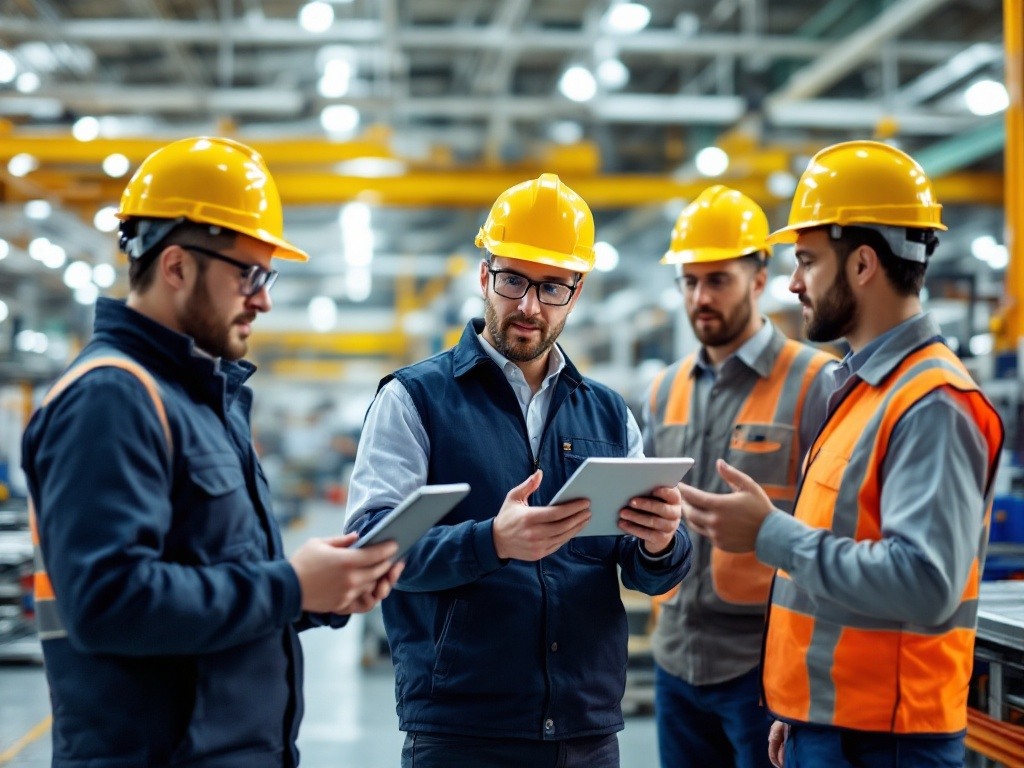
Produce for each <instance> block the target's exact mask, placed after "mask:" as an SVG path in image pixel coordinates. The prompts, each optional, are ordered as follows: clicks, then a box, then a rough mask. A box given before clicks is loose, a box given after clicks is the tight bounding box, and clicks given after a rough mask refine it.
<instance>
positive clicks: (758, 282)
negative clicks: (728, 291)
mask: <svg viewBox="0 0 1024 768" xmlns="http://www.w3.org/2000/svg"><path fill="white" fill-rule="evenodd" d="M766 285H768V267H767V266H764V267H760V268H759V269H758V270H757V271H756V272H755V273H754V279H753V281H752V282H751V287H752V289H753V291H754V298H755V299H759V298H761V294H762V293H764V289H765V286H766Z"/></svg>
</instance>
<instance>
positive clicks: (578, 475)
mask: <svg viewBox="0 0 1024 768" xmlns="http://www.w3.org/2000/svg"><path fill="white" fill-rule="evenodd" d="M692 466H693V459H689V458H650V459H649V458H635V459H625V458H618V459H615V458H590V459H587V460H586V461H584V462H583V464H582V465H581V466H580V468H579V469H577V470H576V471H575V472H574V473H573V475H572V477H570V478H569V479H568V480H566V482H565V485H563V486H562V487H561V488H560V489H559V490H558V493H556V494H555V496H554V498H552V499H551V501H550V503H551V504H561V503H563V502H566V501H572V500H574V499H590V511H591V518H590V522H589V523H587V526H586V527H585V528H584V529H583V530H582V531H580V532H579V533H577V534H576V535H577V536H624V535H625V534H624V533H623V532H622V530H620V529H619V527H618V520H619V510H620V509H622V508H623V507H627V506H629V500H630V499H632V498H634V497H636V496H649V495H650V494H651V491H653V490H654V489H655V488H660V487H662V486H673V485H675V484H676V483H678V482H679V481H680V480H682V479H683V475H685V474H686V473H687V472H688V471H689V470H690V467H692Z"/></svg>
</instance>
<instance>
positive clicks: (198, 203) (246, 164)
mask: <svg viewBox="0 0 1024 768" xmlns="http://www.w3.org/2000/svg"><path fill="white" fill-rule="evenodd" d="M117 217H118V218H119V219H122V220H125V219H130V218H134V217H141V218H154V219H177V218H185V219H188V220H189V221H193V222H196V223H198V224H211V225H213V226H218V227H224V228H225V229H230V230H232V231H233V232H237V233H239V234H242V235H248V236H249V237H253V238H255V239H257V240H260V241H262V242H264V243H267V244H269V245H273V246H275V248H274V253H273V254H272V255H273V256H275V257H277V258H279V259H290V260H293V261H306V260H307V259H309V255H308V254H306V253H305V252H304V251H302V250H301V249H299V248H296V247H295V246H294V245H292V244H291V243H289V242H288V241H287V240H285V239H284V237H283V235H284V214H283V212H282V210H281V197H280V195H278V192H277V185H276V184H275V183H274V179H273V178H272V177H271V175H270V171H269V170H268V169H267V164H266V162H264V160H263V158H262V157H261V156H260V154H259V153H258V152H256V150H254V149H252V148H251V147H247V146H246V145H245V144H241V143H239V142H237V141H232V140H231V139H224V138H218V137H207V136H199V137H196V138H191V139H181V140H180V141H175V142H173V143H171V144H168V145H167V146H166V147H161V148H160V149H158V150H156V151H155V152H153V153H152V154H151V155H150V156H149V157H147V158H146V159H145V160H143V161H142V165H140V166H139V168H138V170H137V171H135V175H134V176H132V178H131V180H130V181H129V182H128V186H127V187H125V189H124V192H123V193H122V195H121V207H120V209H119V210H118V212H117Z"/></svg>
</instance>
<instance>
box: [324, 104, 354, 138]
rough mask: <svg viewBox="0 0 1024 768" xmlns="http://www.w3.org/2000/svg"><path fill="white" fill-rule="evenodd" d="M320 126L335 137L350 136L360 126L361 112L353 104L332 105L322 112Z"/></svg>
mask: <svg viewBox="0 0 1024 768" xmlns="http://www.w3.org/2000/svg"><path fill="white" fill-rule="evenodd" d="M320 125H321V126H322V127H323V129H324V131H325V132H326V133H328V134H331V135H333V136H338V137H342V136H350V135H351V134H352V132H353V131H355V129H356V127H357V126H358V125H359V110H358V109H356V108H355V107H353V106H352V105H351V104H332V105H330V106H329V107H324V108H323V109H322V110H321V112H320Z"/></svg>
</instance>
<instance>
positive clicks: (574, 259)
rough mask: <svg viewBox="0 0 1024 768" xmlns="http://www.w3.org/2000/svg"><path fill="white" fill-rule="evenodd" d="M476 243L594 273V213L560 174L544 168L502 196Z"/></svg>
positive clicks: (508, 255)
mask: <svg viewBox="0 0 1024 768" xmlns="http://www.w3.org/2000/svg"><path fill="white" fill-rule="evenodd" d="M475 243H476V246H477V247H478V248H484V249H486V250H487V251H488V252H489V253H492V254H494V255H495V256H504V257H506V258H510V259H521V260H523V261H532V262H537V263H540V264H548V265H551V266H554V267H559V268H562V269H569V270H572V271H574V272H589V271H590V270H592V269H593V268H594V261H595V255H594V216H593V214H592V213H591V211H590V207H589V206H588V205H587V204H586V202H585V201H584V200H583V198H581V197H580V196H579V195H578V194H576V192H574V191H573V190H572V189H570V188H569V187H568V186H567V185H566V184H565V183H563V182H562V181H561V180H559V178H558V176H557V175H555V174H553V173H544V174H541V175H540V177H539V178H536V179H532V180H530V181H524V182H522V183H521V184H516V185H515V186H513V187H510V188H509V189H507V190H505V191H504V192H502V193H501V194H500V195H499V196H498V198H497V200H495V201H494V205H493V206H491V211H490V213H489V214H488V215H487V220H486V221H485V222H484V225H483V226H482V227H480V231H479V232H478V233H477V236H476V240H475Z"/></svg>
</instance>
